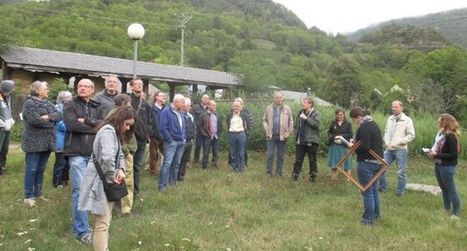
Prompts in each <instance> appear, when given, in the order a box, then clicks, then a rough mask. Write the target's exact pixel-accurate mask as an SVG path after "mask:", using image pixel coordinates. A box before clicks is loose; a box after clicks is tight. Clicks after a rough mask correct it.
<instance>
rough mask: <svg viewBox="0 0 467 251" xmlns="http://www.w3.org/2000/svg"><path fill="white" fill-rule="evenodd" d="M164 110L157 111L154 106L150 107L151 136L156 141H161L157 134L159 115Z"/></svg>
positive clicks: (159, 135) (157, 108)
mask: <svg viewBox="0 0 467 251" xmlns="http://www.w3.org/2000/svg"><path fill="white" fill-rule="evenodd" d="M164 108H165V106H163V107H162V109H159V107H157V106H156V105H152V107H151V112H152V136H153V137H156V138H158V139H162V135H161V134H160V132H159V114H160V113H161V111H162V110H163V109H164Z"/></svg>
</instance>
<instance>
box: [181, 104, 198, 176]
mask: <svg viewBox="0 0 467 251" xmlns="http://www.w3.org/2000/svg"><path fill="white" fill-rule="evenodd" d="M190 110H191V99H189V98H186V99H185V105H184V106H183V108H182V112H183V119H184V121H185V129H186V143H185V148H184V150H183V155H182V159H181V162H180V171H179V172H178V180H179V181H182V180H183V179H184V177H185V173H186V167H187V164H188V161H190V154H191V148H192V146H193V139H194V137H195V122H194V119H193V115H191V113H190Z"/></svg>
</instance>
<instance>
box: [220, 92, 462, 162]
mask: <svg viewBox="0 0 467 251" xmlns="http://www.w3.org/2000/svg"><path fill="white" fill-rule="evenodd" d="M285 103H286V104H288V105H289V106H290V108H291V109H292V113H293V116H294V124H295V120H296V117H297V114H298V112H299V111H300V110H301V105H300V103H299V102H297V101H286V102H285ZM245 104H246V108H247V109H248V110H249V111H250V112H251V114H252V117H253V120H254V123H253V128H252V130H251V131H250V133H249V141H248V150H250V151H260V152H265V151H266V140H265V133H264V129H263V125H262V117H263V113H264V110H265V109H266V106H267V105H269V104H270V102H263V101H261V102H257V101H255V102H248V100H246V101H245ZM230 108H231V102H230V101H229V102H223V101H220V102H218V103H217V111H218V113H219V114H221V115H222V120H223V125H224V127H227V124H226V121H225V119H226V116H227V114H228V112H229V111H230ZM316 109H317V110H318V111H319V113H320V115H321V127H320V148H319V149H320V150H319V153H320V154H324V155H326V154H327V149H328V147H327V144H326V143H327V131H328V129H329V126H330V125H331V121H332V120H333V119H334V110H335V108H334V107H317V108H316ZM371 116H372V117H373V119H374V120H375V122H376V123H377V124H378V125H379V127H380V129H381V133H382V134H383V135H384V127H385V125H386V120H387V117H388V115H387V114H384V113H382V112H379V111H378V112H374V113H373V114H371ZM346 117H347V119H348V120H349V121H350V117H349V116H348V111H347V113H346ZM411 117H412V120H413V121H414V127H415V135H416V137H415V139H414V141H412V142H411V143H410V144H409V153H410V154H415V155H419V154H421V148H422V147H431V146H432V145H433V142H434V138H435V135H436V133H437V123H436V122H437V115H434V114H428V113H426V114H417V115H416V117H415V116H411ZM352 126H353V132H354V134H355V131H356V128H355V126H354V125H352ZM227 132H228V128H224V130H223V133H222V137H221V141H220V145H221V150H227V149H228V144H227ZM294 138H295V132H294V134H293V135H292V136H291V137H290V138H289V140H288V141H287V147H286V151H287V152H288V153H294V152H295V141H294ZM460 142H461V144H462V154H461V155H462V156H466V155H467V151H466V150H465V149H466V147H467V143H466V142H467V136H466V135H465V134H462V135H461V138H460Z"/></svg>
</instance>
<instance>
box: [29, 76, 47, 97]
mask: <svg viewBox="0 0 467 251" xmlns="http://www.w3.org/2000/svg"><path fill="white" fill-rule="evenodd" d="M47 85H48V84H47V82H45V81H39V80H36V81H34V82H32V84H31V90H30V91H29V94H30V95H31V96H33V97H37V96H39V91H40V90H41V88H43V87H47Z"/></svg>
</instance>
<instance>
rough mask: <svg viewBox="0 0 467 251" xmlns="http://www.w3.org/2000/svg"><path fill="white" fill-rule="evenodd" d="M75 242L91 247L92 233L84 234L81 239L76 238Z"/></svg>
mask: <svg viewBox="0 0 467 251" xmlns="http://www.w3.org/2000/svg"><path fill="white" fill-rule="evenodd" d="M77 240H78V241H79V242H81V243H83V244H85V245H92V233H87V234H84V235H83V236H81V237H78V238H77Z"/></svg>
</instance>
